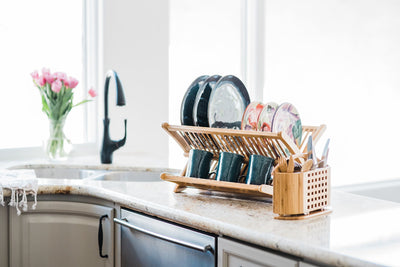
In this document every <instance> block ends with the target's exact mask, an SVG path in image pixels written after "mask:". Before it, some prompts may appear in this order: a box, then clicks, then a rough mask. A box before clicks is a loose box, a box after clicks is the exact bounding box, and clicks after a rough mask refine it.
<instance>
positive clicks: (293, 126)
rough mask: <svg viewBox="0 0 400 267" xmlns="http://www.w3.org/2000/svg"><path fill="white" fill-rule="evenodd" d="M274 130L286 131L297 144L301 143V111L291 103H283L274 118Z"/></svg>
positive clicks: (276, 131)
mask: <svg viewBox="0 0 400 267" xmlns="http://www.w3.org/2000/svg"><path fill="white" fill-rule="evenodd" d="M272 132H274V133H278V132H284V133H285V134H287V135H288V136H289V137H290V138H291V139H292V140H293V141H294V143H295V144H296V145H297V146H300V144H301V137H302V132H303V130H302V125H301V120H300V116H299V112H298V111H297V109H296V108H295V106H293V105H292V104H290V103H283V104H281V105H280V106H279V107H278V109H277V110H276V112H275V115H274V118H273V120H272Z"/></svg>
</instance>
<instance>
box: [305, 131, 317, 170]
mask: <svg viewBox="0 0 400 267" xmlns="http://www.w3.org/2000/svg"><path fill="white" fill-rule="evenodd" d="M307 159H312V161H313V165H312V166H311V169H313V168H315V167H316V166H318V159H317V156H316V154H315V147H314V144H313V141H312V135H310V136H309V137H308V142H307Z"/></svg>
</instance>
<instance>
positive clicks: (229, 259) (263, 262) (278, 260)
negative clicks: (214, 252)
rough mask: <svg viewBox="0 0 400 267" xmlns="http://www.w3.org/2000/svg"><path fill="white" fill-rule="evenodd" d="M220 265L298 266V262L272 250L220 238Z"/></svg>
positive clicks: (225, 266) (227, 266)
mask: <svg viewBox="0 0 400 267" xmlns="http://www.w3.org/2000/svg"><path fill="white" fill-rule="evenodd" d="M218 266H220V267H275V266H276V267H297V266H298V262H297V261H295V260H292V259H289V258H286V257H283V256H280V255H276V254H274V253H271V252H267V251H264V250H261V249H258V248H254V247H251V246H247V245H244V244H241V243H238V242H235V241H232V240H229V239H225V238H218Z"/></svg>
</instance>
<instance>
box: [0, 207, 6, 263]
mask: <svg viewBox="0 0 400 267" xmlns="http://www.w3.org/2000/svg"><path fill="white" fill-rule="evenodd" d="M0 266H8V207H7V206H6V207H3V206H0Z"/></svg>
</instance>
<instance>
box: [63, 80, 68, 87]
mask: <svg viewBox="0 0 400 267" xmlns="http://www.w3.org/2000/svg"><path fill="white" fill-rule="evenodd" d="M63 83H64V85H65V88H67V89H69V79H68V78H67V79H65V80H64V81H63Z"/></svg>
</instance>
